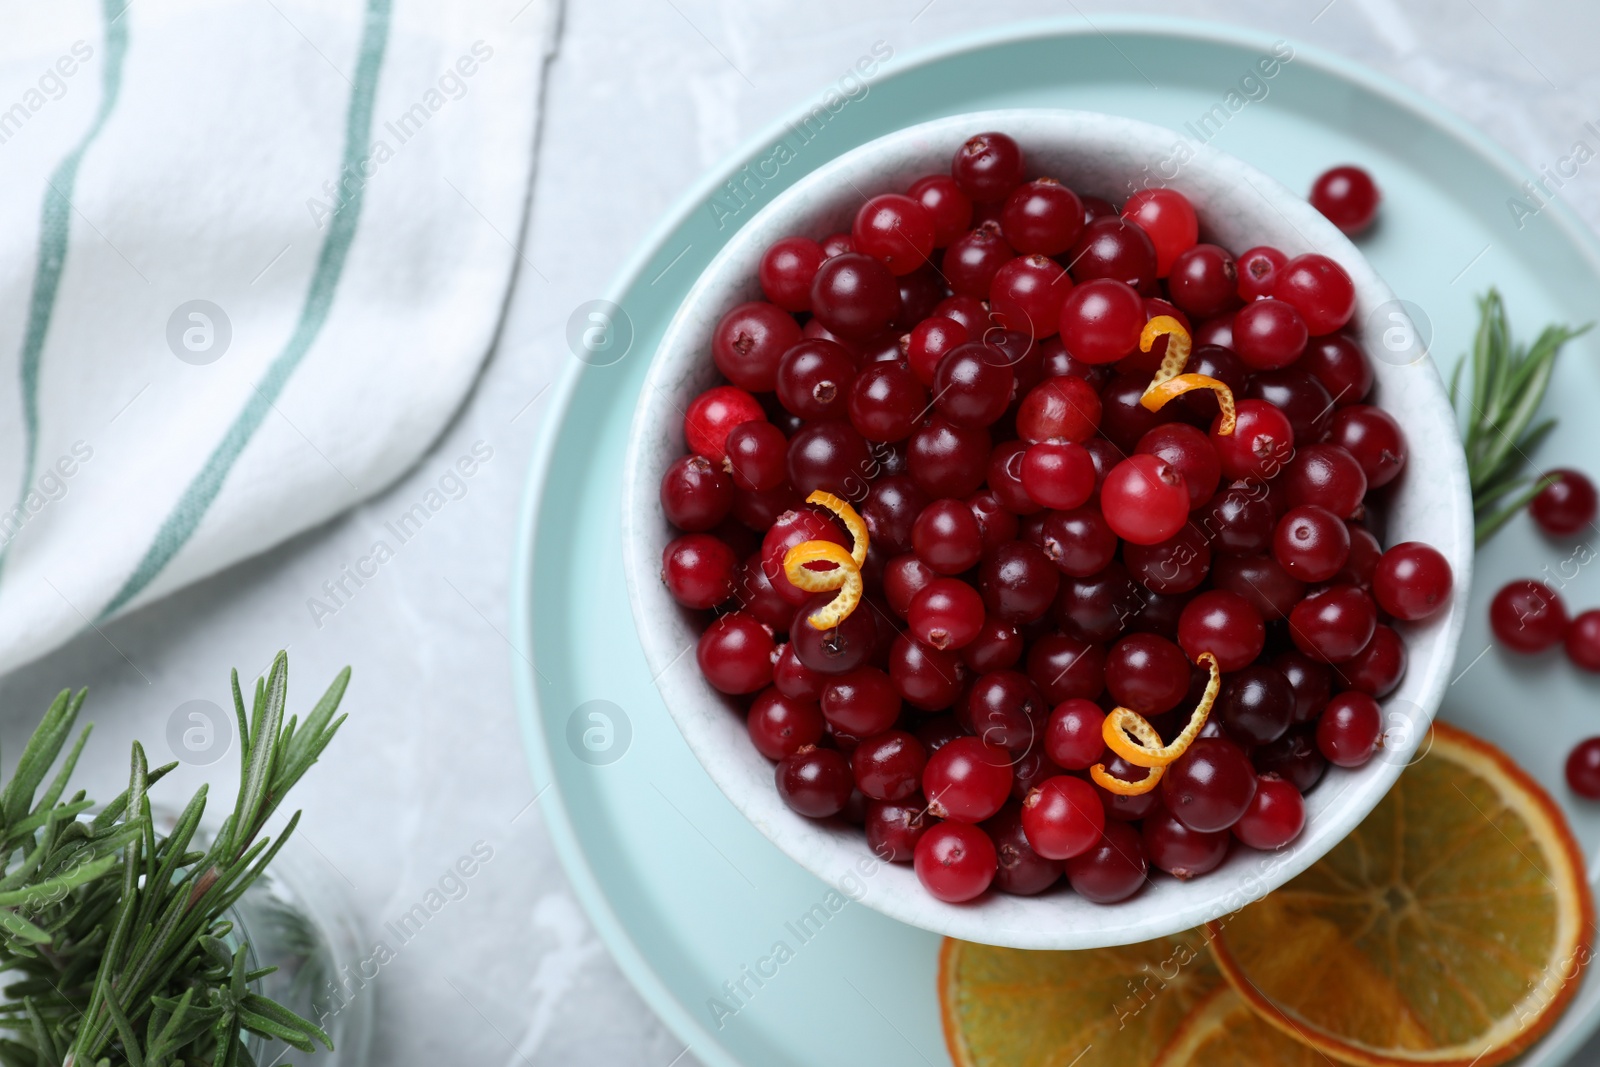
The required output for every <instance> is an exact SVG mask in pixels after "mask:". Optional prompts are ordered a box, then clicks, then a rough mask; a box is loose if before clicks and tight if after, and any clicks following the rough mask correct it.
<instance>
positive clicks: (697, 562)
mask: <svg viewBox="0 0 1600 1067" xmlns="http://www.w3.org/2000/svg"><path fill="white" fill-rule="evenodd" d="M738 567H739V559H738V557H737V556H735V555H734V554H733V549H731V548H729V547H728V546H727V544H726V543H725V542H723V541H722V540H721V539H719V538H716V537H713V536H711V535H710V534H700V533H695V534H684V535H683V536H682V537H679V538H676V539H674V540H673V541H672V542H671V543H670V544H668V545H667V547H666V549H665V550H664V551H663V552H662V554H661V580H662V581H663V582H665V583H666V586H667V592H669V593H671V594H672V599H674V600H676V601H677V602H678V603H680V604H682V605H683V606H684V607H686V608H700V609H703V608H710V607H715V606H716V605H718V604H720V603H722V602H723V601H724V600H727V599H728V597H730V596H732V595H733V588H734V585H733V583H734V577H735V575H736V573H737V571H738Z"/></svg>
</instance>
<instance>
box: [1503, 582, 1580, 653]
mask: <svg viewBox="0 0 1600 1067" xmlns="http://www.w3.org/2000/svg"><path fill="white" fill-rule="evenodd" d="M1567 626H1568V621H1567V606H1566V604H1565V603H1563V602H1562V600H1561V594H1560V593H1557V592H1556V591H1555V590H1554V589H1551V588H1550V587H1549V586H1548V585H1545V584H1544V583H1543V582H1535V581H1533V580H1531V579H1527V578H1522V579H1518V580H1517V581H1514V582H1507V583H1506V584H1505V585H1503V586H1501V588H1500V591H1499V592H1498V593H1496V594H1495V595H1494V599H1493V600H1491V601H1490V602H1489V628H1490V629H1492V630H1493V631H1494V635H1495V637H1497V638H1499V640H1500V643H1501V644H1502V645H1505V646H1506V647H1507V648H1509V649H1510V650H1511V651H1513V652H1521V653H1522V654H1524V655H1531V654H1533V653H1535V652H1543V651H1544V650H1545V649H1547V648H1550V647H1552V646H1554V645H1557V644H1560V643H1561V641H1562V639H1563V638H1565V637H1566V636H1567Z"/></svg>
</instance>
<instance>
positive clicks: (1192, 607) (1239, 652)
mask: <svg viewBox="0 0 1600 1067" xmlns="http://www.w3.org/2000/svg"><path fill="white" fill-rule="evenodd" d="M1266 639H1267V630H1266V625H1265V623H1264V622H1263V621H1262V618H1261V612H1260V611H1258V610H1257V609H1256V607H1255V605H1253V604H1251V603H1250V602H1249V601H1248V600H1246V599H1245V598H1244V597H1242V596H1239V595H1238V594H1237V593H1230V592H1227V591H1226V590H1222V589H1212V590H1209V591H1207V592H1204V593H1201V594H1200V595H1199V596H1197V597H1195V598H1194V599H1193V600H1191V601H1189V603H1188V605H1187V606H1186V607H1185V608H1184V609H1183V614H1182V615H1181V616H1180V617H1179V619H1178V644H1179V645H1180V646H1181V647H1182V648H1183V651H1184V653H1185V654H1187V655H1188V656H1189V658H1190V659H1191V660H1195V659H1198V657H1199V655H1200V653H1202V652H1209V653H1211V654H1212V655H1213V656H1215V657H1217V666H1218V667H1219V668H1220V669H1221V670H1223V671H1224V672H1227V671H1237V670H1239V669H1241V668H1243V667H1245V666H1248V665H1249V664H1251V663H1253V662H1255V658H1256V657H1257V656H1259V655H1261V648H1262V646H1263V645H1264V644H1265V643H1266Z"/></svg>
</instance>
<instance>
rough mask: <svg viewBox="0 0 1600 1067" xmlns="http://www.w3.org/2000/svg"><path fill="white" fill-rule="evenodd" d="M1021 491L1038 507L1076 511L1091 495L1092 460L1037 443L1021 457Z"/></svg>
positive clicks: (1064, 445) (1070, 448) (1078, 448)
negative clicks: (1074, 509) (1073, 509)
mask: <svg viewBox="0 0 1600 1067" xmlns="http://www.w3.org/2000/svg"><path fill="white" fill-rule="evenodd" d="M1096 402H1098V399H1097V401H1096ZM1208 447H1209V446H1208ZM1022 488H1023V490H1024V491H1026V492H1027V494H1028V496H1029V498H1031V499H1032V500H1033V502H1034V503H1036V504H1039V505H1041V506H1042V507H1047V508H1052V509H1059V510H1070V509H1072V508H1076V507H1080V506H1081V505H1083V504H1086V503H1088V500H1089V498H1090V497H1091V496H1093V495H1094V489H1095V475H1094V460H1093V458H1092V457H1090V455H1089V450H1088V449H1086V448H1084V447H1083V446H1082V445H1078V444H1073V443H1071V442H1069V441H1041V442H1039V443H1038V444H1036V445H1032V446H1030V447H1029V448H1028V451H1027V452H1026V453H1024V454H1023V457H1022Z"/></svg>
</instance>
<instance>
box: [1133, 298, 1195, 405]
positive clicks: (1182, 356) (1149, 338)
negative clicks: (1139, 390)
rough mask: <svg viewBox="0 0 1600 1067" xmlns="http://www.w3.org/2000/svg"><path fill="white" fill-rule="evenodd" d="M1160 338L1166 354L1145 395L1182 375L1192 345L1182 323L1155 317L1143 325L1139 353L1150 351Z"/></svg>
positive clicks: (1165, 317)
mask: <svg viewBox="0 0 1600 1067" xmlns="http://www.w3.org/2000/svg"><path fill="white" fill-rule="evenodd" d="M1162 337H1165V338H1166V339H1167V353H1166V355H1164V356H1162V357H1161V366H1160V368H1159V369H1157V371H1156V376H1155V378H1154V379H1153V380H1152V381H1151V382H1150V388H1148V389H1146V390H1145V392H1146V393H1149V391H1150V389H1153V388H1155V387H1156V386H1158V385H1160V384H1161V383H1162V382H1164V381H1166V380H1167V379H1168V378H1176V377H1177V376H1178V375H1180V374H1182V373H1183V368H1184V364H1186V363H1188V362H1189V351H1190V346H1191V344H1192V341H1191V340H1190V337H1189V331H1188V330H1185V329H1184V328H1183V323H1181V322H1179V321H1178V320H1177V319H1175V318H1173V317H1172V316H1171V315H1157V316H1156V317H1155V318H1153V319H1151V320H1150V321H1149V322H1147V323H1145V324H1144V330H1143V331H1142V332H1141V333H1140V334H1139V351H1141V352H1148V351H1150V350H1151V349H1152V348H1154V347H1155V344H1156V341H1158V340H1160V339H1161V338H1162ZM1151 410H1154V409H1153V408H1152V409H1151Z"/></svg>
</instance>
